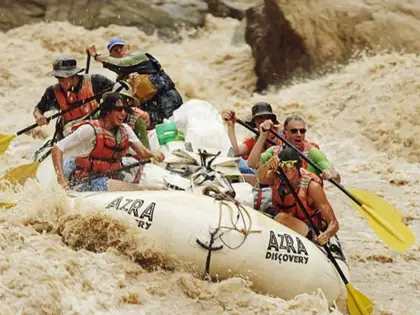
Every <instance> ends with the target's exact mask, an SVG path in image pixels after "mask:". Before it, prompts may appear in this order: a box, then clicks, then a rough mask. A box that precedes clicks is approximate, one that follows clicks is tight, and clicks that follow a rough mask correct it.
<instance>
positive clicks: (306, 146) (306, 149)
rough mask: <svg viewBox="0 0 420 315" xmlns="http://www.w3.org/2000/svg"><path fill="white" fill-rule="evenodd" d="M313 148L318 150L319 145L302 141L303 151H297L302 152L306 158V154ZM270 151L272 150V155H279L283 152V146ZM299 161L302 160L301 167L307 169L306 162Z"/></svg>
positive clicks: (274, 147) (277, 146)
mask: <svg viewBox="0 0 420 315" xmlns="http://www.w3.org/2000/svg"><path fill="white" fill-rule="evenodd" d="M313 147H315V148H317V149H319V145H318V144H317V143H315V142H312V141H308V140H305V141H303V150H299V151H300V152H302V153H303V154H304V155H305V156H306V157H308V153H309V151H310V150H311V149H312V148H313ZM298 149H299V148H298ZM272 150H273V154H274V155H279V154H280V152H281V151H282V150H283V146H282V145H276V146H273V149H272ZM301 160H302V167H303V168H304V169H306V168H307V167H308V162H306V161H305V160H304V159H301Z"/></svg>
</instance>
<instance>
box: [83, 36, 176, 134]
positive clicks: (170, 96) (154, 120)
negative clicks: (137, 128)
mask: <svg viewBox="0 0 420 315" xmlns="http://www.w3.org/2000/svg"><path fill="white" fill-rule="evenodd" d="M107 49H108V52H109V56H103V55H101V54H98V53H97V51H96V48H95V46H94V45H91V46H89V47H88V52H89V54H90V55H91V56H92V57H93V58H94V59H95V60H96V61H98V62H101V63H102V64H103V66H104V68H107V69H109V70H111V71H113V72H115V73H117V75H118V78H117V80H127V81H128V82H130V84H131V86H132V87H133V95H134V96H135V97H137V98H138V99H139V100H140V108H141V109H142V110H144V111H145V112H146V113H147V114H148V116H149V117H148V121H149V125H148V128H149V129H153V128H154V127H155V126H156V125H157V124H161V123H163V120H164V119H165V118H169V117H171V116H172V114H173V112H174V111H175V110H176V109H178V108H179V107H180V106H181V105H182V103H183V101H182V97H181V95H180V94H179V93H178V91H177V90H176V89H175V84H174V82H173V81H172V79H171V78H170V77H169V76H168V74H167V73H166V72H165V71H164V70H163V68H162V66H161V65H160V63H159V62H158V61H157V60H156V59H155V58H154V57H153V56H152V55H150V54H149V53H142V52H133V51H132V50H131V46H130V45H129V44H128V43H127V42H126V41H124V40H123V39H122V38H120V37H116V38H113V39H112V40H111V41H110V42H109V43H108V45H107Z"/></svg>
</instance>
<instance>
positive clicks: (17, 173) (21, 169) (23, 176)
mask: <svg viewBox="0 0 420 315" xmlns="http://www.w3.org/2000/svg"><path fill="white" fill-rule="evenodd" d="M40 164H41V163H39V162H38V161H35V162H33V163H30V164H25V165H21V166H18V167H16V168H13V169H11V170H10V171H8V172H7V173H6V174H5V175H4V176H3V177H2V178H1V179H0V181H9V182H10V183H11V184H20V185H23V184H25V182H26V180H27V179H28V178H34V177H35V176H36V171H37V170H38V167H39V165H40ZM3 187H4V186H3ZM3 187H2V188H3Z"/></svg>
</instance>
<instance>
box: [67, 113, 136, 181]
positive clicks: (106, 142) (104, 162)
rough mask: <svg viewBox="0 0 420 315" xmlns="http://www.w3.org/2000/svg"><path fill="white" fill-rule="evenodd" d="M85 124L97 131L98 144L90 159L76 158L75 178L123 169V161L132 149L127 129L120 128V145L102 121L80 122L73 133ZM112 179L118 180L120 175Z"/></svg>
mask: <svg viewBox="0 0 420 315" xmlns="http://www.w3.org/2000/svg"><path fill="white" fill-rule="evenodd" d="M84 124H89V125H91V126H92V127H93V128H94V129H95V136H96V144H95V148H94V149H93V150H92V152H91V153H90V155H89V156H88V157H78V158H76V172H75V178H77V179H80V178H84V177H89V176H91V175H92V174H102V173H106V172H109V171H111V170H115V169H119V168H121V159H122V157H123V156H124V155H126V153H127V151H128V149H129V147H130V142H129V139H128V134H127V131H126V130H125V128H124V127H123V126H121V127H119V130H118V133H119V134H121V141H120V143H118V142H117V137H116V136H115V135H114V134H113V133H112V132H110V131H108V130H106V129H105V128H104V127H103V123H102V122H101V121H100V120H86V121H82V122H79V123H77V124H76V125H75V126H74V127H73V131H75V130H76V129H77V128H79V127H80V126H82V125H84ZM112 178H118V174H117V175H114V176H112Z"/></svg>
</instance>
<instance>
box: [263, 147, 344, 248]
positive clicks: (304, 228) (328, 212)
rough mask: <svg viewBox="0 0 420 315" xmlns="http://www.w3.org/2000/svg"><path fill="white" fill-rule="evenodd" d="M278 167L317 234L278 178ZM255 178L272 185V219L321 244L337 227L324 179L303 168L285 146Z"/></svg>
mask: <svg viewBox="0 0 420 315" xmlns="http://www.w3.org/2000/svg"><path fill="white" fill-rule="evenodd" d="M279 167H281V169H282V170H283V172H284V173H285V175H286V177H287V179H288V180H289V182H290V183H291V184H292V186H293V187H294V188H295V191H296V193H297V195H298V197H299V199H300V200H301V201H302V203H303V205H304V207H305V209H306V210H307V212H308V213H309V215H310V217H311V218H312V220H313V222H314V223H315V225H316V226H317V228H318V229H319V230H320V231H321V234H320V235H318V236H316V235H315V234H314V233H313V231H312V230H311V229H310V228H309V227H310V224H309V222H308V220H307V217H306V216H305V214H304V213H303V211H302V210H301V209H300V207H299V205H298V204H297V202H296V200H295V199H294V197H293V195H292V193H291V192H290V190H289V187H288V185H287V184H286V183H285V182H284V181H283V180H282V179H281V177H280V176H279V173H278V172H277V169H278V168H279ZM257 179H258V181H259V182H260V183H262V184H267V185H270V186H271V188H272V200H273V208H274V211H275V212H274V220H276V221H277V222H279V223H281V224H283V225H285V226H287V227H289V228H290V229H292V230H294V231H296V232H298V233H299V234H301V235H303V236H306V237H308V238H312V239H314V240H316V241H317V242H318V244H320V245H324V244H326V243H327V242H328V240H329V239H330V238H331V237H333V236H334V235H336V233H337V232H338V230H339V224H338V220H337V218H336V216H335V214H334V211H333V209H332V207H331V205H330V203H329V201H328V199H327V196H326V195H325V192H324V189H323V182H322V181H321V179H320V178H319V177H318V176H316V175H315V174H313V173H311V172H309V171H307V170H306V169H304V168H302V161H301V158H300V156H299V154H298V153H297V152H296V151H295V150H293V149H291V148H285V149H283V150H282V151H281V152H280V154H279V155H278V156H277V155H274V156H272V157H271V158H270V159H269V161H268V162H267V163H265V164H263V165H261V166H260V167H259V168H258V171H257Z"/></svg>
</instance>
